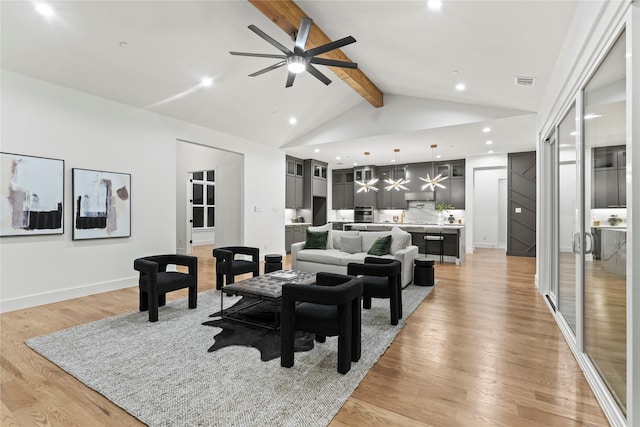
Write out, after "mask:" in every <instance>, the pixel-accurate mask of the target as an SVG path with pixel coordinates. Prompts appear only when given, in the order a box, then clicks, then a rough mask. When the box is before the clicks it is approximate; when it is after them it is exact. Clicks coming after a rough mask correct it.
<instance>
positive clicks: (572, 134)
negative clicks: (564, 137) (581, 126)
mask: <svg viewBox="0 0 640 427" xmlns="http://www.w3.org/2000/svg"><path fill="white" fill-rule="evenodd" d="M569 135H571V136H576V135H578V131H575V130H574V131H573V132H571V133H570V134H569ZM560 146H561V147H562V144H560Z"/></svg>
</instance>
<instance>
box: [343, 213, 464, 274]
mask: <svg viewBox="0 0 640 427" xmlns="http://www.w3.org/2000/svg"><path fill="white" fill-rule="evenodd" d="M393 227H398V228H400V229H402V230H404V231H406V232H408V233H410V234H411V244H413V245H416V246H417V247H418V251H419V252H420V253H421V254H425V255H435V259H437V260H439V250H440V242H438V241H431V240H430V241H427V240H425V236H426V235H427V234H437V233H442V236H443V237H444V243H443V252H444V262H453V263H455V264H456V265H460V264H462V263H463V262H464V257H465V252H466V247H465V227H464V225H462V224H445V225H437V224H409V223H404V224H403V223H391V222H382V223H349V224H344V225H343V229H344V230H359V231H387V230H391V229H392V228H393Z"/></svg>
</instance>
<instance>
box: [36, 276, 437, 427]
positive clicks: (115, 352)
mask: <svg viewBox="0 0 640 427" xmlns="http://www.w3.org/2000/svg"><path fill="white" fill-rule="evenodd" d="M432 289H433V287H421V286H415V285H410V286H408V287H407V288H405V289H404V290H403V312H404V313H403V314H404V318H403V319H401V320H400V322H399V323H398V325H396V326H393V325H391V324H390V323H389V306H388V300H383V299H374V300H373V303H372V308H371V309H370V310H363V311H362V358H361V359H360V361H359V362H357V363H353V364H352V365H351V370H350V371H349V372H348V373H347V374H346V375H341V374H339V373H338V372H337V371H336V363H337V339H336V338H335V337H333V338H327V341H326V342H324V343H315V345H314V348H313V349H312V350H311V351H308V352H303V353H295V364H294V366H293V367H292V368H282V367H281V366H280V359H279V358H276V359H273V360H271V361H268V362H263V361H261V360H260V353H259V351H258V350H257V349H255V348H251V347H245V346H229V347H225V348H222V349H220V350H217V351H214V352H208V351H207V350H208V349H209V347H210V346H211V344H212V342H213V336H214V335H216V334H217V333H219V332H220V330H219V329H217V328H214V327H211V326H206V325H203V323H204V322H207V321H210V320H211V319H210V318H209V314H211V313H212V312H214V311H215V310H216V309H217V308H219V307H220V299H219V298H220V297H219V295H218V294H219V292H216V291H214V290H212V291H207V292H201V293H200V294H198V308H196V309H193V310H189V309H188V308H187V302H186V301H185V300H184V299H182V300H176V301H171V302H169V303H167V305H166V306H164V307H160V310H159V321H158V322H155V323H150V322H148V315H147V313H146V312H143V313H140V312H134V313H130V314H125V315H120V316H115V317H111V318H108V319H103V320H99V321H97V322H92V323H87V324H84V325H80V326H77V327H74V328H70V329H65V330H62V331H58V332H55V333H53V334H50V335H45V336H42V337H37V338H32V339H30V340H28V341H27V342H26V343H27V345H28V346H29V347H31V348H32V349H34V350H35V351H37V352H38V353H40V354H42V355H43V356H44V357H46V358H47V359H49V360H51V361H52V362H53V363H55V364H56V365H58V366H60V367H61V368H62V369H64V370H65V371H66V372H68V373H69V374H71V375H73V376H74V377H76V378H77V379H78V380H80V381H81V382H83V383H84V384H86V385H87V386H88V387H91V388H92V389H94V390H96V391H98V392H99V393H101V394H102V395H104V396H105V397H106V398H107V399H109V400H111V401H112V402H114V403H115V404H116V405H118V406H120V407H122V408H123V409H124V410H126V411H127V412H128V413H130V414H131V415H133V416H134V417H136V418H138V419H139V420H140V421H142V422H144V423H146V424H148V425H149V426H218V425H225V426H301V425H304V426H326V425H327V424H328V423H329V422H330V421H331V419H332V418H333V417H334V415H335V414H336V413H337V412H338V410H339V409H340V407H341V406H342V405H343V404H344V402H345V401H346V400H347V399H348V398H349V396H350V395H351V394H352V392H353V391H354V390H355V388H356V387H357V386H358V384H359V383H360V381H361V380H362V378H363V377H364V376H365V374H366V373H367V371H368V370H369V369H370V368H371V367H372V366H373V364H374V363H375V362H376V361H377V360H378V359H379V358H380V356H381V355H382V354H383V353H384V351H385V350H386V349H387V347H388V346H389V345H390V344H391V342H392V341H393V339H394V337H395V336H396V335H397V334H398V332H400V330H401V329H402V328H403V326H404V324H405V321H406V319H407V318H408V317H409V316H410V315H411V313H412V312H413V311H414V310H415V309H416V307H417V306H418V305H419V304H420V303H421V302H422V301H423V300H424V298H425V297H426V296H427V295H428V294H429V292H431V290H432ZM238 299H239V298H238V297H233V298H225V307H227V306H231V305H233V304H235V303H236V302H237V301H238ZM227 300H228V301H227Z"/></svg>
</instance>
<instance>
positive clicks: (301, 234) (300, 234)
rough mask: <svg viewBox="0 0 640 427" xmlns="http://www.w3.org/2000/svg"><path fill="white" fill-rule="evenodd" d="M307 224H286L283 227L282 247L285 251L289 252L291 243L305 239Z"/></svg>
mask: <svg viewBox="0 0 640 427" xmlns="http://www.w3.org/2000/svg"><path fill="white" fill-rule="evenodd" d="M307 228H309V226H308V225H307V224H297V225H296V224H291V225H289V224H287V225H285V227H284V247H285V250H286V251H287V252H291V245H292V244H293V243H297V242H304V241H305V240H306V239H307Z"/></svg>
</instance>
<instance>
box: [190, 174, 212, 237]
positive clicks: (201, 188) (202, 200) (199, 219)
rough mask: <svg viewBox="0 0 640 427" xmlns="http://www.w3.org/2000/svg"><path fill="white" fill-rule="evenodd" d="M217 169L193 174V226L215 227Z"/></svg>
mask: <svg viewBox="0 0 640 427" xmlns="http://www.w3.org/2000/svg"><path fill="white" fill-rule="evenodd" d="M215 176H216V175H215V171H214V170H208V171H198V172H193V173H192V174H191V185H192V190H193V199H192V200H193V207H192V209H193V228H210V227H215V209H216V206H215V205H216V183H215Z"/></svg>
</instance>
